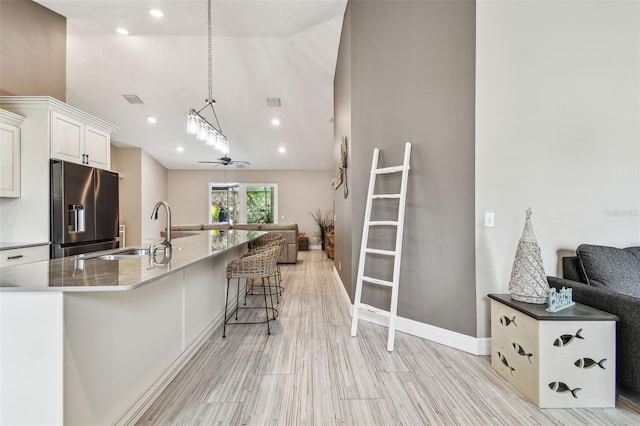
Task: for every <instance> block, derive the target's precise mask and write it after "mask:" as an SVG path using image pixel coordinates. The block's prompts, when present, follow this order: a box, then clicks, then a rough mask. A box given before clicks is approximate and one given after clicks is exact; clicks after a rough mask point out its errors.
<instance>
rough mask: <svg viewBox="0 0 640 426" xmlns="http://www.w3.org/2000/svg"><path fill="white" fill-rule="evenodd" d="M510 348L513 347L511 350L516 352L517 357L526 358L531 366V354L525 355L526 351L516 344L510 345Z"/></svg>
mask: <svg viewBox="0 0 640 426" xmlns="http://www.w3.org/2000/svg"><path fill="white" fill-rule="evenodd" d="M511 346H513V350H514V351H516V352H517V353H518V355H520V356H526V357H527V359H528V360H529V364H533V363H532V362H531V357H532V356H533V353H527V351H525V350H524V349H523V348H522V346H520V345H519V344H517V343H515V342H514V343H512V344H511Z"/></svg>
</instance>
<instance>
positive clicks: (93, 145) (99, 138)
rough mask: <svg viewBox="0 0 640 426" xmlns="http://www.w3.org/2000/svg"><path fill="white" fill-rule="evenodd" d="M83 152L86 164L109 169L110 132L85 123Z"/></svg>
mask: <svg viewBox="0 0 640 426" xmlns="http://www.w3.org/2000/svg"><path fill="white" fill-rule="evenodd" d="M84 154H85V155H86V157H85V159H86V161H87V163H86V164H89V165H90V166H92V167H99V168H102V169H109V166H110V165H111V134H110V133H109V132H105V131H104V130H100V129H98V128H95V127H92V126H89V125H86V126H85V132H84Z"/></svg>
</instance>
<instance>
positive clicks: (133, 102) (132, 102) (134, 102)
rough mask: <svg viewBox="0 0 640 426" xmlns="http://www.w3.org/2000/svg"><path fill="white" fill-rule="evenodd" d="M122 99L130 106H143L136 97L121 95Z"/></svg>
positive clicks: (140, 100)
mask: <svg viewBox="0 0 640 426" xmlns="http://www.w3.org/2000/svg"><path fill="white" fill-rule="evenodd" d="M122 97H123V98H125V99H126V100H127V102H129V103H130V104H132V105H134V104H143V103H144V102H142V99H140V98H139V97H138V95H122Z"/></svg>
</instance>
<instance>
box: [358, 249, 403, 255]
mask: <svg viewBox="0 0 640 426" xmlns="http://www.w3.org/2000/svg"><path fill="white" fill-rule="evenodd" d="M364 251H365V253H371V254H383V255H385V256H395V255H396V252H395V251H393V250H379V249H372V248H368V249H365V250H364Z"/></svg>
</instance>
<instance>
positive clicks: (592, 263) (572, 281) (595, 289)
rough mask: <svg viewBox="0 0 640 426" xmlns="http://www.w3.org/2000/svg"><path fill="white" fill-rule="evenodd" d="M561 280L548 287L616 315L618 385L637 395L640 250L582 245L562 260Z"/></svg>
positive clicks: (639, 373)
mask: <svg viewBox="0 0 640 426" xmlns="http://www.w3.org/2000/svg"><path fill="white" fill-rule="evenodd" d="M562 266H563V278H558V277H547V280H548V281H549V286H551V287H555V288H556V289H558V290H559V289H561V288H562V287H566V288H571V289H573V300H574V301H576V302H579V303H582V304H585V305H588V306H592V307H594V308H596V309H600V310H602V311H605V312H609V313H611V314H614V315H617V316H618V317H619V318H620V320H619V321H618V323H617V327H616V330H617V355H616V358H617V359H616V365H617V367H616V368H617V370H616V374H617V382H618V386H619V387H620V388H621V389H623V390H627V391H631V392H634V393H640V354H639V353H638V350H639V349H640V247H628V248H626V249H620V248H615V247H607V246H598V245H590V244H582V245H580V246H579V247H578V248H577V249H576V256H573V257H563V258H562Z"/></svg>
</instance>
